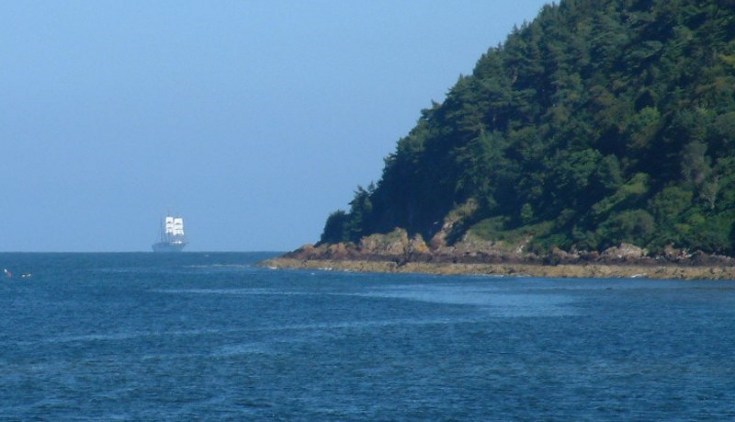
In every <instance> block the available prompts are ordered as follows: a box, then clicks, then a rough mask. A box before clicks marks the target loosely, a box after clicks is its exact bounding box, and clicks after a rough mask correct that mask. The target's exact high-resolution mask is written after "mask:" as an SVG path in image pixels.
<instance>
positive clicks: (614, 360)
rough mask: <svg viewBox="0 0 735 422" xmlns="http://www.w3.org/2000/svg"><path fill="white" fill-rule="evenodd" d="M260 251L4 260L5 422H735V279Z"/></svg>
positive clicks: (1, 358)
mask: <svg viewBox="0 0 735 422" xmlns="http://www.w3.org/2000/svg"><path fill="white" fill-rule="evenodd" d="M267 256H268V255H266V254H253V253H237V254H224V253H212V254H200V253H183V254H179V255H155V254H0V269H2V268H8V269H10V270H11V271H13V273H14V277H13V278H12V279H6V278H3V279H2V280H1V281H0V420H68V419H72V420H258V419H263V420H314V421H317V420H339V421H343V420H514V419H515V420H539V419H543V420H560V421H569V420H662V419H668V420H670V419H680V420H692V419H699V420H732V419H735V283H733V282H678V281H651V280H640V279H635V280H557V279H537V278H525V279H524V278H489V277H434V276H423V275H380V274H354V273H337V272H308V271H271V270H268V269H261V268H257V267H255V266H253V263H255V262H257V261H259V260H261V259H263V258H265V257H267ZM22 273H32V277H31V278H26V279H22V278H21V277H20V274H22Z"/></svg>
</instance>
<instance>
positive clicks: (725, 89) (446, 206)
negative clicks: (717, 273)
mask: <svg viewBox="0 0 735 422" xmlns="http://www.w3.org/2000/svg"><path fill="white" fill-rule="evenodd" d="M350 204H351V207H350V210H349V211H337V212H335V213H333V214H332V215H330V216H329V218H328V220H327V222H326V225H325V228H324V233H323V235H322V238H321V243H336V242H342V241H351V242H358V241H359V239H361V238H363V237H364V236H367V235H370V234H373V233H386V232H390V231H392V230H393V229H395V228H396V227H400V228H403V229H405V230H406V231H407V232H408V234H409V235H410V236H414V235H416V234H420V235H421V236H423V238H424V239H426V240H427V241H428V240H430V239H432V238H435V240H436V241H437V242H440V243H442V244H446V243H449V244H451V243H453V242H455V241H457V240H459V239H461V238H463V237H466V236H467V234H468V233H469V234H471V235H472V236H473V238H477V239H484V240H493V241H495V240H508V241H513V240H518V239H526V240H525V241H526V242H527V244H528V247H529V248H530V249H531V250H537V251H547V250H550V249H551V248H552V247H558V248H560V249H563V250H571V249H577V250H588V251H594V250H603V249H605V248H608V247H610V246H613V245H618V244H620V243H621V242H627V243H631V244H635V245H638V246H641V247H646V248H649V250H652V251H662V250H663V249H664V248H665V247H666V246H669V245H672V246H674V247H677V248H688V249H692V250H695V249H698V250H702V251H705V252H710V253H724V254H733V253H734V252H735V227H734V224H733V223H734V222H735V0H702V1H697V0H562V1H561V2H559V3H558V4H557V5H548V6H545V7H544V8H543V9H542V10H541V12H540V13H539V15H538V17H537V18H536V19H535V20H534V21H533V22H532V23H530V24H527V25H524V26H523V27H521V28H517V29H516V30H514V31H513V33H512V34H510V35H509V37H508V38H507V40H506V41H505V43H503V44H502V45H499V46H497V47H493V48H491V49H489V50H488V51H487V53H485V54H484V55H483V56H482V57H481V58H480V60H479V61H478V62H477V64H476V66H475V69H474V71H473V73H472V75H468V76H461V77H460V78H459V80H458V81H457V83H456V85H454V87H452V88H451V89H450V91H449V92H448V94H447V97H446V99H445V101H444V102H443V103H441V104H438V103H434V104H432V107H431V108H429V109H426V110H423V111H422V112H421V118H420V119H419V121H418V122H417V124H416V127H415V128H414V129H413V130H411V132H410V133H409V134H408V135H407V136H406V137H404V138H402V139H400V140H399V141H398V144H397V146H396V150H395V152H393V153H391V154H390V155H388V157H387V158H386V159H385V168H384V169H383V174H382V177H381V178H380V180H379V181H378V182H377V183H375V184H371V185H370V186H368V187H367V188H362V187H358V189H357V191H356V192H355V196H354V198H353V200H352V202H351V203H350ZM437 234H439V236H437ZM437 239H438V240H437Z"/></svg>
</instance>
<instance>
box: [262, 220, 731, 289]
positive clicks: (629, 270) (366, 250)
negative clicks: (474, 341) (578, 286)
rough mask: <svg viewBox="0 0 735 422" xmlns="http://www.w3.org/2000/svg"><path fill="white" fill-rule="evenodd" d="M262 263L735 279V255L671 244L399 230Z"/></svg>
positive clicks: (371, 269)
mask: <svg viewBox="0 0 735 422" xmlns="http://www.w3.org/2000/svg"><path fill="white" fill-rule="evenodd" d="M262 265H263V266H265V267H268V268H274V269H286V268H288V269H320V270H339V271H357V272H389V273H424V274H439V275H490V276H527V277H549V278H567V277H571V278H650V279H682V280H735V259H733V258H731V257H727V256H721V255H710V254H704V253H701V252H694V253H689V252H688V251H682V250H677V249H674V248H673V247H672V248H667V249H666V250H665V251H664V253H663V254H661V255H656V256H651V255H649V254H648V252H647V251H646V250H645V249H641V248H638V247H636V246H634V245H628V244H621V245H619V246H616V247H612V248H609V249H607V250H605V251H603V252H601V253H600V252H578V251H573V252H566V251H562V250H559V249H553V250H552V251H551V252H549V253H547V254H545V255H537V254H534V253H530V252H527V251H525V250H524V248H523V245H507V244H503V243H502V242H489V241H480V240H478V239H472V238H464V239H462V240H461V241H460V242H457V243H456V244H454V245H452V246H447V245H445V244H443V243H438V244H437V243H436V242H432V244H431V245H430V246H429V245H427V244H426V243H424V242H423V240H422V239H421V237H420V236H415V237H414V238H409V237H408V234H407V233H406V232H405V231H404V230H401V229H396V230H395V231H393V232H391V233H388V234H379V235H371V236H367V237H365V238H363V239H362V240H361V241H360V243H359V244H353V243H337V244H322V245H317V246H314V245H304V246H302V247H301V248H299V249H297V250H295V251H293V252H289V253H287V254H285V255H283V256H281V257H277V258H274V259H270V260H267V261H265V262H263V263H262Z"/></svg>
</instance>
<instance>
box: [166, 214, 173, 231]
mask: <svg viewBox="0 0 735 422" xmlns="http://www.w3.org/2000/svg"><path fill="white" fill-rule="evenodd" d="M164 233H166V234H174V218H173V217H166V220H165V226H164Z"/></svg>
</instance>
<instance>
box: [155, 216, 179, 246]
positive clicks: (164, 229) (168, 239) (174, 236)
mask: <svg viewBox="0 0 735 422" xmlns="http://www.w3.org/2000/svg"><path fill="white" fill-rule="evenodd" d="M162 223H163V224H162V226H161V241H160V242H156V243H155V244H153V251H154V252H179V251H181V249H183V248H184V246H186V244H187V242H186V236H184V219H183V218H181V217H173V216H166V217H165V218H164V219H163V221H162Z"/></svg>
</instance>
